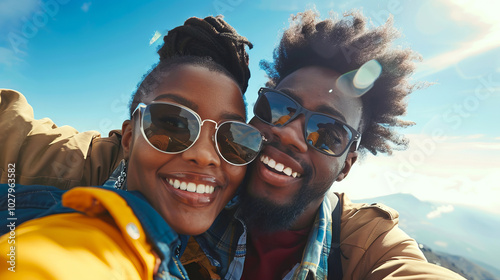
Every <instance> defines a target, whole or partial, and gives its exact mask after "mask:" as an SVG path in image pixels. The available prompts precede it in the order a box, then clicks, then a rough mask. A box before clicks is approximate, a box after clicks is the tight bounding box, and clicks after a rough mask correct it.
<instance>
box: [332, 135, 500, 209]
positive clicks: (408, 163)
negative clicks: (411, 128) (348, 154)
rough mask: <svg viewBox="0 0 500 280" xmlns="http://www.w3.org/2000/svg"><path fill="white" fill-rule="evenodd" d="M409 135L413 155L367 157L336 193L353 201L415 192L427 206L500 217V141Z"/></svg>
mask: <svg viewBox="0 0 500 280" xmlns="http://www.w3.org/2000/svg"><path fill="white" fill-rule="evenodd" d="M407 136H408V137H409V138H410V144H411V145H410V147H409V149H408V150H406V151H401V152H395V153H394V155H393V156H384V155H380V156H372V155H367V156H366V158H365V159H364V160H362V161H361V162H360V161H359V160H358V162H357V163H356V164H355V165H354V166H353V168H352V169H351V172H350V173H349V175H348V176H347V178H346V179H345V180H343V181H342V182H340V183H334V184H333V187H332V190H333V191H336V192H345V193H347V194H348V195H349V197H350V198H351V199H365V198H371V197H377V196H384V195H389V194H394V193H410V194H412V195H414V196H416V197H417V198H419V199H421V200H425V201H434V202H439V203H442V204H445V205H448V204H460V205H468V206H474V207H478V208H481V209H483V210H486V211H489V212H494V213H500V205H499V204H498V197H500V185H499V184H498V182H499V181H500V162H499V161H498V159H499V158H500V149H498V146H499V143H498V142H497V141H492V139H493V138H486V137H483V138H480V139H469V137H470V136H457V137H449V138H447V139H445V140H444V141H441V142H436V141H434V142H429V141H430V140H429V139H432V138H431V137H430V136H429V135H424V134H422V135H407ZM472 138H474V137H472ZM499 138H500V137H499ZM479 140H481V141H479Z"/></svg>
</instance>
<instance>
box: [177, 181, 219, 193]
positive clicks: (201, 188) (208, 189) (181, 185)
mask: <svg viewBox="0 0 500 280" xmlns="http://www.w3.org/2000/svg"><path fill="white" fill-rule="evenodd" d="M168 183H169V184H170V185H172V186H174V188H176V189H180V190H183V191H188V192H195V193H200V194H204V193H206V194H212V193H214V191H215V187H214V186H209V185H204V184H198V185H197V184H196V183H193V182H181V181H179V180H177V179H176V180H173V179H168Z"/></svg>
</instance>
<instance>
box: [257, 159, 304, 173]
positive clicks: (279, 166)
mask: <svg viewBox="0 0 500 280" xmlns="http://www.w3.org/2000/svg"><path fill="white" fill-rule="evenodd" d="M260 161H261V162H262V163H264V164H265V165H267V166H269V167H271V168H273V169H275V170H276V171H278V172H283V173H284V174H286V175H287V176H292V177H293V178H297V177H300V173H298V172H294V171H293V170H292V168H290V167H286V166H285V165H284V164H283V163H279V162H276V161H275V160H274V159H272V158H269V157H268V156H265V155H261V156H260Z"/></svg>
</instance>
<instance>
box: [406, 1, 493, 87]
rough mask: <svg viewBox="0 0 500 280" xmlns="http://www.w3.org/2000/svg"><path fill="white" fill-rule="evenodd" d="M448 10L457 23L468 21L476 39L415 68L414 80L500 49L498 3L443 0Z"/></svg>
mask: <svg viewBox="0 0 500 280" xmlns="http://www.w3.org/2000/svg"><path fill="white" fill-rule="evenodd" d="M442 1H443V3H444V4H445V5H447V7H448V8H449V12H450V16H451V18H452V19H453V20H455V21H457V22H461V23H464V22H467V23H468V24H470V25H471V26H475V27H476V28H477V29H478V30H479V32H478V35H477V38H476V39H475V40H470V41H467V42H464V43H463V44H461V46H460V47H459V48H457V49H454V50H451V51H449V52H446V53H442V54H439V55H437V56H435V57H433V58H430V59H427V60H425V61H424V62H423V63H421V64H420V65H419V67H418V71H417V75H416V76H417V77H419V78H422V77H425V76H427V75H430V74H433V73H436V72H439V71H441V70H444V69H446V68H448V67H450V66H452V65H455V64H456V63H458V62H460V61H462V60H464V59H466V58H468V57H472V56H475V55H478V54H481V53H484V52H486V51H489V50H492V49H495V48H498V47H500V17H498V13H497V11H498V10H500V2H498V1H489V0H476V1H470V0H442Z"/></svg>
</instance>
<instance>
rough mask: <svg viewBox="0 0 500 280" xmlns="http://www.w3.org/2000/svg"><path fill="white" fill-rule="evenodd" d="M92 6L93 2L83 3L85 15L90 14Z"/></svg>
mask: <svg viewBox="0 0 500 280" xmlns="http://www.w3.org/2000/svg"><path fill="white" fill-rule="evenodd" d="M90 5H92V2H85V3H83V5H82V11H83V12H84V13H86V12H88V11H89V9H90Z"/></svg>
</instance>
